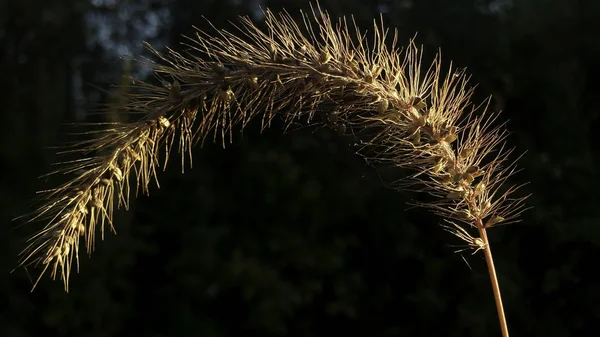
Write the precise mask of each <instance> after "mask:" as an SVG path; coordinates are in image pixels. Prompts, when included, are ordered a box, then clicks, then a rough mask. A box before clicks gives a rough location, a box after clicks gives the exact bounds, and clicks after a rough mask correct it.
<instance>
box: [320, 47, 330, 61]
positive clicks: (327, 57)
mask: <svg viewBox="0 0 600 337" xmlns="http://www.w3.org/2000/svg"><path fill="white" fill-rule="evenodd" d="M329 61H331V54H329V51H328V50H327V49H323V50H322V51H321V53H320V54H319V63H321V64H326V63H327V62H329Z"/></svg>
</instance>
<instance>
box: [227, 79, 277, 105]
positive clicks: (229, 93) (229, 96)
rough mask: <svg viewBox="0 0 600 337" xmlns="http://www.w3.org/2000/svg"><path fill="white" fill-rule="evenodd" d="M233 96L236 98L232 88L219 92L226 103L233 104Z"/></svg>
mask: <svg viewBox="0 0 600 337" xmlns="http://www.w3.org/2000/svg"><path fill="white" fill-rule="evenodd" d="M278 76H279V75H278ZM233 96H234V94H233V91H232V90H231V88H227V89H221V90H219V97H221V99H222V100H223V101H224V102H225V103H229V102H231V100H233Z"/></svg>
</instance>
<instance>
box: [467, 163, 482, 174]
mask: <svg viewBox="0 0 600 337" xmlns="http://www.w3.org/2000/svg"><path fill="white" fill-rule="evenodd" d="M477 171H479V166H477V165H473V166H469V167H468V168H467V170H466V171H465V172H467V173H470V174H475V173H476V172H477Z"/></svg>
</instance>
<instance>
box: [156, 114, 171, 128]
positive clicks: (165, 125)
mask: <svg viewBox="0 0 600 337" xmlns="http://www.w3.org/2000/svg"><path fill="white" fill-rule="evenodd" d="M158 125H160V126H161V127H162V128H165V129H166V128H168V127H169V126H171V122H169V120H168V119H167V118H166V117H165V116H159V117H158Z"/></svg>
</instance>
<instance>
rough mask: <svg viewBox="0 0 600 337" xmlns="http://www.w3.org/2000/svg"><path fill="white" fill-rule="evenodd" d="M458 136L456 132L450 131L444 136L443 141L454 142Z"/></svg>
mask: <svg viewBox="0 0 600 337" xmlns="http://www.w3.org/2000/svg"><path fill="white" fill-rule="evenodd" d="M457 138H458V136H457V135H456V133H450V134H448V135H447V136H446V137H444V141H445V142H446V143H452V142H454V141H455V140H456V139H457Z"/></svg>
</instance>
